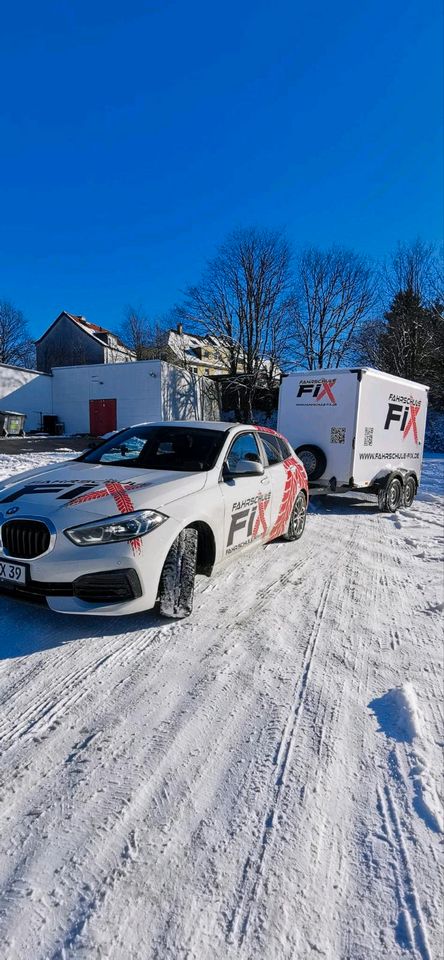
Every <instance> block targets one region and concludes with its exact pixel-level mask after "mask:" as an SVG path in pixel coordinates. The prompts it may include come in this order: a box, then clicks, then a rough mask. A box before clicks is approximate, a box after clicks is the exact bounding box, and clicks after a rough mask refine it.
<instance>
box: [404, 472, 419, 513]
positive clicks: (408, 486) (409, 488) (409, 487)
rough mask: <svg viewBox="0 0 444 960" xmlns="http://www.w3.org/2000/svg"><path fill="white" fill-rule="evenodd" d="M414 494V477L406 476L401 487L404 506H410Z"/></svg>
mask: <svg viewBox="0 0 444 960" xmlns="http://www.w3.org/2000/svg"><path fill="white" fill-rule="evenodd" d="M415 494H416V483H415V478H414V477H407V480H406V481H405V484H404V489H403V500H404V506H405V507H407V508H408V507H411V505H412V503H413V501H414V499H415Z"/></svg>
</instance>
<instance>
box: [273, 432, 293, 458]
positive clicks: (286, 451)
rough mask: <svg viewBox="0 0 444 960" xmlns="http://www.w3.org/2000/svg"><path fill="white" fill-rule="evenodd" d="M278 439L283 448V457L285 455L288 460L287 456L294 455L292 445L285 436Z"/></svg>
mask: <svg viewBox="0 0 444 960" xmlns="http://www.w3.org/2000/svg"><path fill="white" fill-rule="evenodd" d="M276 439H277V442H278V444H279V446H280V448H281V450H282V455H283V457H284V460H286V459H287V457H293V456H294V454H293V453H292V451H291V450H290V447H289V445H288V443H287V441H286V440H284V438H283V437H277V438H276Z"/></svg>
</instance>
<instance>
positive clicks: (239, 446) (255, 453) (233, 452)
mask: <svg viewBox="0 0 444 960" xmlns="http://www.w3.org/2000/svg"><path fill="white" fill-rule="evenodd" d="M239 460H253V461H254V462H255V463H261V456H260V453H259V447H258V445H257V441H256V437H255V436H254V434H253V433H241V434H240V436H239V437H236V439H235V440H234V442H233V443H232V445H231V447H230V450H229V452H228V456H227V459H226V463H227V465H228V469H229V470H234V469H235V467H236V464H238V463H239Z"/></svg>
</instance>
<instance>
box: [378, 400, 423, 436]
mask: <svg viewBox="0 0 444 960" xmlns="http://www.w3.org/2000/svg"><path fill="white" fill-rule="evenodd" d="M391 401H394V402H391ZM420 409H421V401H420V400H414V399H413V398H412V397H409V398H405V397H395V396H394V395H393V394H390V397H389V404H388V411H387V416H386V418H385V424H384V430H388V429H389V428H390V426H391V424H392V423H399V429H400V431H401V432H402V439H403V440H405V439H406V438H407V437H408V435H409V433H410V431H412V435H413V439H414V441H415V443H419V440H418V425H417V422H416V419H417V416H418V414H419V411H420Z"/></svg>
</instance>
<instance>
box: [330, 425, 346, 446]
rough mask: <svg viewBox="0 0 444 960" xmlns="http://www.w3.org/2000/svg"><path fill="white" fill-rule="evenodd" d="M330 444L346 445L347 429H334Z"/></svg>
mask: <svg viewBox="0 0 444 960" xmlns="http://www.w3.org/2000/svg"><path fill="white" fill-rule="evenodd" d="M330 443H345V427H332V428H331V434H330Z"/></svg>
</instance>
